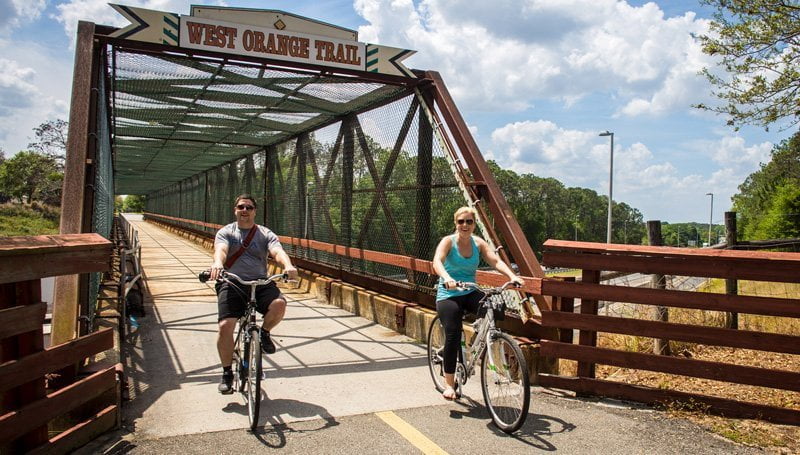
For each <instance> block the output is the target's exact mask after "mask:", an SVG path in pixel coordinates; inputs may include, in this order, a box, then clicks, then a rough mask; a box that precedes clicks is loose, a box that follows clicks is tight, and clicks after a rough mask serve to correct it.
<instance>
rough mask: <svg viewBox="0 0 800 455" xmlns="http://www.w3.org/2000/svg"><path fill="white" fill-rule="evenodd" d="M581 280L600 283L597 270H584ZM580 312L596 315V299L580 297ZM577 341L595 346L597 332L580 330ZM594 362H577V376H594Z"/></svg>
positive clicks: (582, 344)
mask: <svg viewBox="0 0 800 455" xmlns="http://www.w3.org/2000/svg"><path fill="white" fill-rule="evenodd" d="M581 281H583V282H584V283H591V284H598V283H600V271H599V270H584V271H583V272H582V274H581ZM581 314H591V315H595V316H596V315H597V300H588V299H581ZM578 343H579V344H580V345H581V346H591V347H596V346H597V332H596V331H593V330H581V331H580V332H579V334H578ZM594 370H595V364H594V363H590V362H580V361H579V362H578V376H580V377H584V378H594Z"/></svg>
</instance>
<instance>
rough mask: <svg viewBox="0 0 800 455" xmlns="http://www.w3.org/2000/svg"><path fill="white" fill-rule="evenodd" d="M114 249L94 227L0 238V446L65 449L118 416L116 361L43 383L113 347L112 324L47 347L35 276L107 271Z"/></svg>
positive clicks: (19, 449) (2, 450) (9, 449)
mask: <svg viewBox="0 0 800 455" xmlns="http://www.w3.org/2000/svg"><path fill="white" fill-rule="evenodd" d="M112 249H113V246H112V244H111V242H109V241H108V240H106V239H104V238H103V237H101V236H99V235H97V234H67V235H54V236H36V237H6V238H0V398H2V401H0V453H22V452H26V453H27V452H34V453H39V452H41V453H64V452H67V451H69V450H71V449H74V448H75V447H78V446H80V445H83V444H85V443H86V442H88V441H89V440H90V439H91V438H92V437H94V436H95V435H97V434H99V433H101V432H103V431H106V430H108V429H110V428H113V427H114V426H115V425H116V424H117V416H118V401H119V398H118V397H119V391H118V386H117V375H116V372H115V370H116V368H115V367H114V366H111V367H108V368H104V369H102V370H100V371H97V372H94V373H91V374H90V375H88V376H86V377H84V378H82V379H79V380H75V381H74V382H72V383H71V384H61V387H60V388H58V389H57V390H53V388H52V387H48V385H50V386H52V384H47V381H46V376H47V375H51V374H52V373H54V372H57V371H60V370H63V369H65V368H69V367H74V366H75V365H82V364H83V363H84V361H85V360H86V358H87V357H90V356H92V355H94V354H97V353H100V352H102V351H105V350H106V349H110V348H112V347H113V343H114V339H113V330H111V329H105V330H101V331H98V332H95V333H92V334H90V335H87V336H83V337H79V338H77V339H75V340H72V341H69V342H66V343H63V344H60V345H57V346H52V347H49V348H47V349H45V348H44V336H43V331H42V325H43V322H44V317H45V311H46V304H45V303H42V301H41V282H40V279H41V278H44V277H47V276H55V275H67V274H79V273H89V272H104V271H108V270H109V268H110V267H111V254H112ZM51 377H52V376H51ZM87 404H89V405H90V406H89V407H88V408H87ZM97 408H99V410H95V409H97ZM75 411H79V412H77V413H76V412H75ZM70 413H72V414H70ZM86 413H88V414H89V415H88V416H85V417H84V416H82V417H80V420H79V421H78V422H77V424H76V425H73V426H72V427H70V428H66V429H53V428H50V430H53V431H51V432H52V433H56V432H57V434H55V435H54V436H52V437H51V436H49V433H48V430H49V428H48V424H49V423H52V421H53V420H54V419H57V418H59V417H61V416H65V415H67V414H70V417H72V418H73V419H74V418H76V415H77V414H81V415H83V414H86ZM60 430H63V431H60Z"/></svg>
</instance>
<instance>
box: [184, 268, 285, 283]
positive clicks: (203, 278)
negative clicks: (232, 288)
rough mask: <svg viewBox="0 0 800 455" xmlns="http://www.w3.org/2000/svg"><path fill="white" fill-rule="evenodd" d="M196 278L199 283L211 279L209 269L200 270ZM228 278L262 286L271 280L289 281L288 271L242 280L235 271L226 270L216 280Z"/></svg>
mask: <svg viewBox="0 0 800 455" xmlns="http://www.w3.org/2000/svg"><path fill="white" fill-rule="evenodd" d="M197 278H198V279H199V280H200V282H201V283H205V282H206V281H208V280H210V279H211V271H210V270H203V271H202V272H200V274H199V275H198V276H197ZM230 278H232V279H234V280H236V281H238V282H239V283H241V284H242V285H245V286H253V285H255V286H262V285H265V284H270V283H272V282H273V281H289V274H288V273H278V274H275V275H272V276H269V277H266V278H259V279H256V280H243V279H242V278H240V277H239V275H236V274H235V273H231V272H226V271H224V270H223V271H222V273H221V274H220V276H219V278H218V279H217V281H230Z"/></svg>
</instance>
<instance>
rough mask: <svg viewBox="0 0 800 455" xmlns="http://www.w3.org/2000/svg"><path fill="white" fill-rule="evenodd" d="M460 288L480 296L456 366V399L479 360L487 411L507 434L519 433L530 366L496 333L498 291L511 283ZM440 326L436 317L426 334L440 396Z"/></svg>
mask: <svg viewBox="0 0 800 455" xmlns="http://www.w3.org/2000/svg"><path fill="white" fill-rule="evenodd" d="M457 285H458V287H460V288H464V289H475V290H478V291H480V292H482V293H483V294H484V295H483V297H482V298H481V300H480V307H479V308H480V310H479V313H478V315H479V318H478V319H477V320H476V321H475V322H474V323H473V324H472V327H473V329H475V336H474V338H473V341H472V343H471V345H470V347H469V349H467V347H466V343H465V342H464V341H463V338H462V342H461V349H460V350H459V352H458V361H457V363H456V371H455V380H456V387H455V391H456V396H457V397H461V394H462V388H463V386H464V384H466V383H467V380H468V379H469V378H470V377H471V376H472V375H473V374H475V368H476V366H477V365H478V363H479V362H480V371H481V388H482V389H483V400H484V402H485V403H486V408H487V409H488V411H489V414H490V415H491V416H492V421H493V422H494V423H495V425H497V427H498V428H500V429H501V430H503V431H504V432H506V433H513V432H514V431H517V430H518V429H519V428H520V427H521V426H522V424H523V423H524V422H525V418H526V417H527V416H528V407H529V406H530V394H531V391H530V379H529V377H528V365H527V363H526V362H525V357H524V356H523V355H522V350H521V349H520V347H519V345H518V344H517V342H516V341H514V339H513V338H512V337H511V336H510V335H508V334H507V333H504V332H503V331H501V330H500V329H498V328H497V327H496V325H495V319H496V317H502V316H501V315H502V314H504V311H505V304H504V301H503V297H502V295H501V294H502V293H503V291H505V290H506V289H508V288H509V287H511V286H514V285H515V283H514V282H513V281H509V282H508V283H506V284H504V285H503V286H501V287H496V288H487V289H484V288H480V287H479V286H478V285H477V284H475V283H469V282H458V283H457ZM444 339H445V336H444V327H442V322H441V320H440V319H439V316H436V317H435V318H434V320H433V322H432V323H431V327H430V329H429V330H428V367H429V368H430V372H431V377H432V378H433V383H434V385H435V386H436V390H438V391H439V392H440V393H441V392H444V389H445V387H446V384H445V382H444V370H443V368H444V362H443V359H442V353H443V351H444Z"/></svg>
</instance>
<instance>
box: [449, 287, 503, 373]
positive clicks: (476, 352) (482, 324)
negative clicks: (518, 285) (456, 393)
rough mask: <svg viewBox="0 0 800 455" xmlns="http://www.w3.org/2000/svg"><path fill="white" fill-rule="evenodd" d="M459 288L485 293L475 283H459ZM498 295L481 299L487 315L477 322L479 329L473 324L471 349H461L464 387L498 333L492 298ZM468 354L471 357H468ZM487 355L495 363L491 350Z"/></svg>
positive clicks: (490, 294) (490, 295) (488, 295)
mask: <svg viewBox="0 0 800 455" xmlns="http://www.w3.org/2000/svg"><path fill="white" fill-rule="evenodd" d="M507 285H508V283H507V284H506V285H505V286H504V287H502V288H500V289H503V290H505V289H506V287H507ZM459 287H465V288H466V287H469V288H474V289H477V290H479V291H481V292H484V290H483V289H481V288H479V287H478V286H477V285H476V284H474V283H459ZM498 294H499V292H498V293H485V295H484V296H483V297H482V298H481V300H480V302H481V308H482V309H485V310H486V315H485V316H484V317H483V318H480V319H478V320H477V321H475V322H476V323H478V325H477V327H475V323H473V329H474V330H475V336H474V337H473V339H472V345H471V346H470V347H469V349H467V346H466V345H464V346H462V347H461V356H460V359H459V360H458V361H459V363H460V364H461V365H462V366H463V368H464V373H465V374H464V377H463V378H459V380H460V382H461V384H462V385H463V384H466V382H467V380H468V379H469V378H470V377H471V376H472V375H474V374H475V366H476V365H477V364H478V361H479V360H480V359H481V357H482V356H483V351H485V350H486V346H487V345H488V344H489V340H490V337H491V336H492V335H493V334H494V333H495V332H498V329H497V326H496V325H495V320H494V305H492V301H491V297H492V296H493V295H498ZM468 353H469V356H467V354H468ZM487 355H488V356H489V361H490V362H492V363H494V357H493V354H492V351H491V350H489V352H488V353H487Z"/></svg>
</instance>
